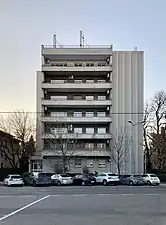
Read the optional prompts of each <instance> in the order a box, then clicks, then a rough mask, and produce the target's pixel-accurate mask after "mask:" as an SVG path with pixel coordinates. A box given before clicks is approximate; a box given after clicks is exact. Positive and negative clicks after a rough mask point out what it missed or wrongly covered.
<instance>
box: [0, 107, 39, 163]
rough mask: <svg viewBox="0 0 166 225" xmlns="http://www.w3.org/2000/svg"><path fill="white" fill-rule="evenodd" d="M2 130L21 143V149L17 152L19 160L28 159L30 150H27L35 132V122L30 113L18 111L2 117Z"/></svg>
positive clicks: (0, 119)
mask: <svg viewBox="0 0 166 225" xmlns="http://www.w3.org/2000/svg"><path fill="white" fill-rule="evenodd" d="M0 129H1V130H2V131H4V132H6V133H8V134H11V135H12V136H13V137H14V138H15V139H16V140H17V141H19V143H20V149H19V151H17V156H18V158H19V159H21V158H22V157H24V156H25V155H26V157H29V154H30V150H29V148H27V146H28V144H27V143H28V142H29V140H31V139H32V135H33V134H34V131H35V125H34V121H33V119H32V117H31V114H30V113H28V112H25V111H24V110H21V111H19V110H17V111H14V112H11V113H9V114H7V115H4V116H2V117H1V118H0ZM6 151H7V150H6ZM33 152H34V149H33Z"/></svg>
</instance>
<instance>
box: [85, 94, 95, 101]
mask: <svg viewBox="0 0 166 225" xmlns="http://www.w3.org/2000/svg"><path fill="white" fill-rule="evenodd" d="M86 100H94V96H93V95H88V96H86Z"/></svg>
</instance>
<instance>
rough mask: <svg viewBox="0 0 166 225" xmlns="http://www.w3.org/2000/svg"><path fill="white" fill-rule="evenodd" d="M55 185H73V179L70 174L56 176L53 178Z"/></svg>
mask: <svg viewBox="0 0 166 225" xmlns="http://www.w3.org/2000/svg"><path fill="white" fill-rule="evenodd" d="M51 180H52V184H53V185H58V186H60V185H70V184H72V183H73V178H72V177H71V176H69V175H68V174H54V175H52V176H51Z"/></svg>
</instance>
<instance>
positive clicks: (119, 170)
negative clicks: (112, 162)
mask: <svg viewBox="0 0 166 225" xmlns="http://www.w3.org/2000/svg"><path fill="white" fill-rule="evenodd" d="M118 175H119V176H120V164H119V163H118Z"/></svg>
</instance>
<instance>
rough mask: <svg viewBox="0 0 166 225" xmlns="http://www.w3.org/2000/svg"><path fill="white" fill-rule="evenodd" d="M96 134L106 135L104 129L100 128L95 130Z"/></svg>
mask: <svg viewBox="0 0 166 225" xmlns="http://www.w3.org/2000/svg"><path fill="white" fill-rule="evenodd" d="M97 133H98V134H105V133H106V128H105V127H100V128H98V129H97Z"/></svg>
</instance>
